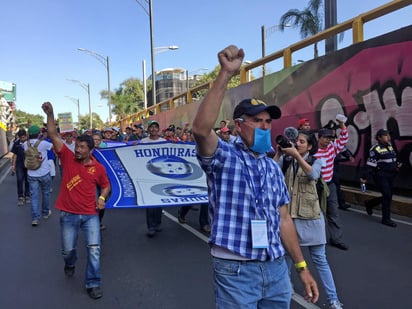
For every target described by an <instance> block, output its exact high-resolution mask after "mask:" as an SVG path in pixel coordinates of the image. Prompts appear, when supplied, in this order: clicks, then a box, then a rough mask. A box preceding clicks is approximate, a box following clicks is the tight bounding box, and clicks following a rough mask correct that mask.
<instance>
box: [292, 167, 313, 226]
mask: <svg viewBox="0 0 412 309" xmlns="http://www.w3.org/2000/svg"><path fill="white" fill-rule="evenodd" d="M293 172H294V168H293V163H291V164H290V166H289V168H288V169H287V171H286V174H285V182H286V185H287V187H288V190H289V195H290V203H289V212H290V215H291V217H292V218H299V219H308V220H309V219H319V218H320V204H319V198H318V193H317V191H316V182H317V181H316V180H312V179H310V178H309V177H308V176H307V175H306V174H305V172H304V171H303V170H302V168H301V167H300V166H299V167H298V171H297V172H296V176H295V177H293V174H294V173H293Z"/></svg>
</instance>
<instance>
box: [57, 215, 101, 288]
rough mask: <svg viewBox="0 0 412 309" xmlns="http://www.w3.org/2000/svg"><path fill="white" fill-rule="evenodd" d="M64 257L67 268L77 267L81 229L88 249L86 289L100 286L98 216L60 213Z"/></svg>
mask: <svg viewBox="0 0 412 309" xmlns="http://www.w3.org/2000/svg"><path fill="white" fill-rule="evenodd" d="M60 227H61V241H62V255H63V259H64V262H65V266H69V267H73V266H75V263H76V260H77V251H76V242H77V238H78V234H79V230H80V229H81V230H82V231H83V234H84V239H85V241H86V248H87V266H86V288H93V287H97V286H100V284H101V281H102V280H101V275H100V222H99V216H98V215H97V214H96V215H78V214H73V213H69V212H65V211H61V212H60Z"/></svg>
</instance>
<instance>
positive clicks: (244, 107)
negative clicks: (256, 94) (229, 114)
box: [233, 98, 282, 119]
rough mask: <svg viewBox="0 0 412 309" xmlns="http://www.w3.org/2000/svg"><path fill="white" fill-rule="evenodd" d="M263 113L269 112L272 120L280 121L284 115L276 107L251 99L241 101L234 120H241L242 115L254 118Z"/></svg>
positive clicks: (235, 111)
mask: <svg viewBox="0 0 412 309" xmlns="http://www.w3.org/2000/svg"><path fill="white" fill-rule="evenodd" d="M263 111H267V112H268V113H269V115H270V118H272V119H278V118H280V116H281V115H282V112H281V111H280V109H279V107H277V106H276V105H266V103H265V102H263V101H262V100H258V99H253V98H251V99H245V100H243V101H241V102H240V103H239V104H238V105H237V106H236V107H235V110H234V112H233V119H237V118H240V117H242V115H248V116H254V115H257V114H259V113H261V112H263Z"/></svg>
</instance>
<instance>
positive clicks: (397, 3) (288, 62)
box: [120, 0, 412, 126]
mask: <svg viewBox="0 0 412 309" xmlns="http://www.w3.org/2000/svg"><path fill="white" fill-rule="evenodd" d="M411 4H412V0H393V1H391V2H389V3H387V4H384V5H382V6H379V7H377V8H375V9H373V10H371V11H368V12H366V13H363V14H360V15H358V16H357V17H354V18H352V19H349V20H347V21H345V22H342V23H340V24H338V25H335V26H333V27H331V28H328V29H326V30H324V31H322V32H319V33H317V34H315V35H313V36H311V37H308V38H306V39H304V40H302V41H299V42H297V43H295V44H292V45H290V46H288V47H286V48H284V49H281V50H279V51H277V52H274V53H272V54H269V55H267V56H265V57H263V58H261V59H258V60H256V61H253V62H251V63H248V64H245V65H244V66H242V68H241V70H240V82H241V83H242V84H243V83H247V82H248V79H247V76H248V72H249V71H250V70H253V69H255V68H257V67H260V66H263V65H265V64H267V63H269V62H271V61H274V60H277V59H280V58H283V68H288V67H290V66H292V54H293V53H294V52H296V51H298V50H301V49H303V48H306V47H308V46H309V45H312V44H314V43H318V42H320V41H323V40H325V39H328V38H331V37H333V36H336V35H338V34H339V33H342V32H344V31H346V30H349V29H352V44H355V43H359V42H362V41H363V40H364V24H365V23H367V22H369V21H372V20H375V19H377V18H379V17H382V16H384V15H386V14H389V13H392V12H394V11H396V10H399V9H402V8H404V7H407V6H409V5H411ZM211 85H212V82H208V83H205V84H202V85H199V86H196V87H194V88H190V89H188V90H187V91H186V92H183V93H180V94H178V95H176V96H174V97H171V98H169V99H168V100H166V101H162V102H159V103H158V104H155V105H152V106H150V107H148V108H147V109H145V110H143V111H140V112H137V113H135V114H132V115H130V116H127V117H125V118H123V119H121V120H120V125H121V126H126V125H128V124H129V123H130V122H132V121H138V120H141V119H145V118H148V117H149V116H150V115H153V114H158V113H160V112H162V111H164V110H170V109H174V108H175V107H176V106H178V105H179V103H181V102H185V103H184V104H190V103H192V102H193V101H194V100H193V98H194V94H196V93H199V92H204V91H207V90H208V89H210V87H211Z"/></svg>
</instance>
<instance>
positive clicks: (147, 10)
mask: <svg viewBox="0 0 412 309" xmlns="http://www.w3.org/2000/svg"><path fill="white" fill-rule="evenodd" d="M136 2H137V3H138V4H139V5H140V6H141V7H142V9H143V11H144V12H145V13H146V14H147V15H148V16H149V22H150V58H151V62H152V101H153V105H156V70H155V52H156V48H155V47H154V29H153V6H152V0H136ZM142 2H146V4H148V5H149V8H146V5H145V4H143V3H142ZM169 47H170V46H169ZM172 47H176V48H167V49H166V50H168V49H177V48H178V47H177V46H172ZM146 104H147V103H146Z"/></svg>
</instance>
